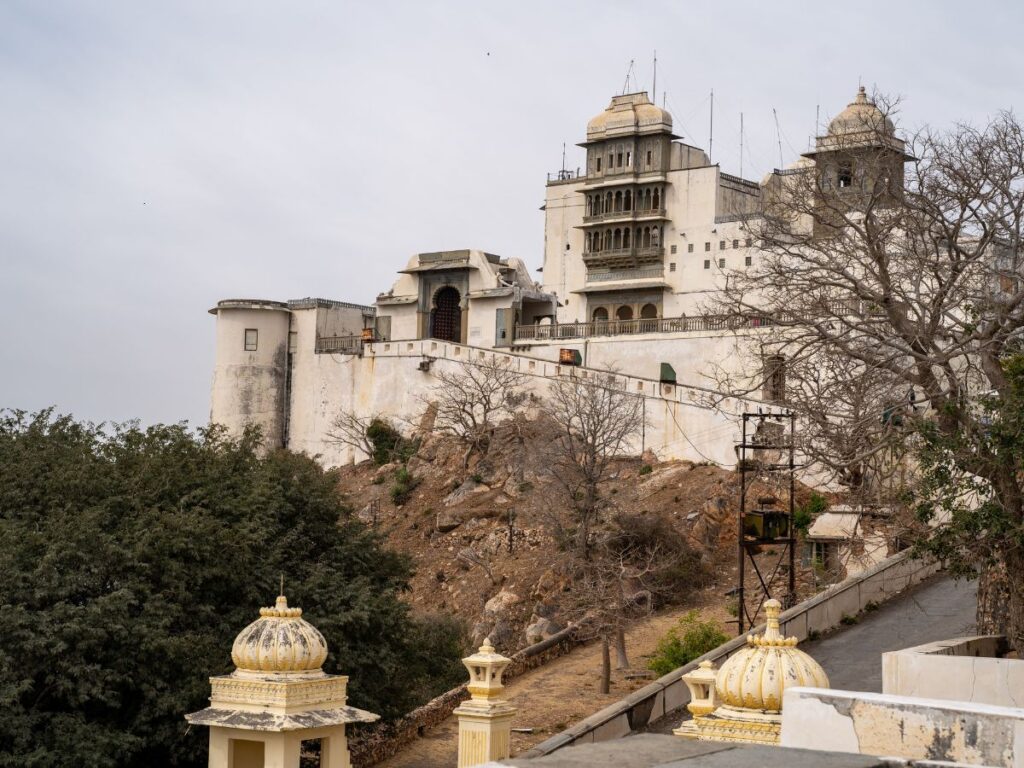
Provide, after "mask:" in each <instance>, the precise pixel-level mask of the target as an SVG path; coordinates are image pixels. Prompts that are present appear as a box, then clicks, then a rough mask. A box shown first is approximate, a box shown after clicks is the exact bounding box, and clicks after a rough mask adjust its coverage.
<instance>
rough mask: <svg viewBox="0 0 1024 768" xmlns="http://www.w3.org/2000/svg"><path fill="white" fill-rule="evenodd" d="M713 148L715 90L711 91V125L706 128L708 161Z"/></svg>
mask: <svg viewBox="0 0 1024 768" xmlns="http://www.w3.org/2000/svg"><path fill="white" fill-rule="evenodd" d="M714 146H715V89H714V88H712V89H711V125H710V127H709V128H708V161H710V160H711V150H712V149H713V148H714Z"/></svg>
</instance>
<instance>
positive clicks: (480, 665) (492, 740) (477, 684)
mask: <svg viewBox="0 0 1024 768" xmlns="http://www.w3.org/2000/svg"><path fill="white" fill-rule="evenodd" d="M462 663H463V664H465V665H466V669H468V670H469V685H468V686H467V689H468V690H469V696H470V698H469V701H466V702H465V703H463V704H462V705H461V706H459V708H458V709H456V710H455V715H456V716H457V717H458V718H459V763H458V768H469V766H473V765H481V764H482V763H487V762H490V761H492V760H504V759H505V758H506V757H509V756H510V754H511V748H512V743H511V741H512V717H513V716H514V715H515V713H516V708H515V707H513V706H512V705H511V704H509V703H508V702H507V701H505V700H503V699H502V698H501V693H502V691H504V690H505V686H504V685H503V684H502V682H501V676H502V675H503V674H504V673H505V668H506V667H507V666H508V665H509V663H511V659H508V658H506V657H504V656H502V655H501V654H500V653H495V651H494V646H493V645H491V641H490V638H488V639H486V640H484V644H483V645H481V646H480V650H479V651H477V652H476V653H474V654H473V655H472V656H467V657H466V658H464V659H463V660H462Z"/></svg>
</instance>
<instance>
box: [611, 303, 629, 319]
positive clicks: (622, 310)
mask: <svg viewBox="0 0 1024 768" xmlns="http://www.w3.org/2000/svg"><path fill="white" fill-rule="evenodd" d="M615 318H616V319H617V320H632V319H633V308H632V307H630V306H628V305H625V304H624V305H623V306H621V307H619V308H618V309H617V310H615Z"/></svg>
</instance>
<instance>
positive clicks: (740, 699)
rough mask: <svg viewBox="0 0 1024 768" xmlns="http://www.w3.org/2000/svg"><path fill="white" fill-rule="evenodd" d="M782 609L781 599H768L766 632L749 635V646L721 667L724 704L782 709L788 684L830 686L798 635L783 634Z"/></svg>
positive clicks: (720, 689) (719, 684) (719, 683)
mask: <svg viewBox="0 0 1024 768" xmlns="http://www.w3.org/2000/svg"><path fill="white" fill-rule="evenodd" d="M781 609H782V604H781V603H780V602H779V601H778V600H769V601H768V602H766V603H765V613H766V614H767V616H768V623H767V627H766V629H765V632H764V634H763V635H761V636H753V635H749V636H748V637H747V645H746V647H745V648H742V649H740V650H739V651H737V652H736V653H734V654H733V655H732V656H730V657H729V658H728V660H727V661H726V662H725V663H724V664H723V665H722V667H721V668H720V669H719V670H718V675H717V677H716V678H715V689H716V690H717V691H718V697H719V699H720V700H721V701H722V703H723V704H725V705H727V706H730V707H736V708H739V709H757V710H764V711H767V712H780V711H781V710H782V694H783V692H784V691H785V690H786V689H787V688H792V687H794V686H809V687H812V688H828V687H829V682H828V676H827V675H826V674H825V670H824V669H822V668H821V665H820V664H818V662H816V661H815V660H814V659H812V658H811V657H810V656H808V655H807V654H806V653H804V652H803V651H801V650H800V649H799V648H797V647H796V643H797V640H796V638H795V637H783V636H782V634H781V633H780V632H779V613H780V612H781Z"/></svg>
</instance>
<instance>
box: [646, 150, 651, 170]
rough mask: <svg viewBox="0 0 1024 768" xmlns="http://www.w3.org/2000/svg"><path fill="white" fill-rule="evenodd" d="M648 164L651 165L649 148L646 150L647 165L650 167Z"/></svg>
mask: <svg viewBox="0 0 1024 768" xmlns="http://www.w3.org/2000/svg"><path fill="white" fill-rule="evenodd" d="M650 165H651V150H649V149H648V150H647V166H648V167H650Z"/></svg>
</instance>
